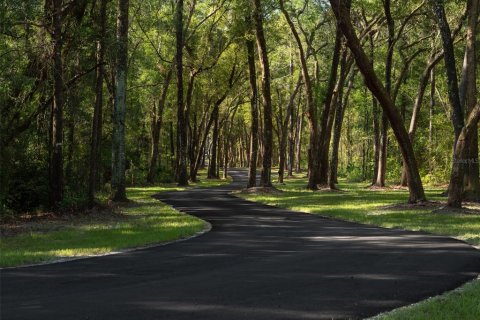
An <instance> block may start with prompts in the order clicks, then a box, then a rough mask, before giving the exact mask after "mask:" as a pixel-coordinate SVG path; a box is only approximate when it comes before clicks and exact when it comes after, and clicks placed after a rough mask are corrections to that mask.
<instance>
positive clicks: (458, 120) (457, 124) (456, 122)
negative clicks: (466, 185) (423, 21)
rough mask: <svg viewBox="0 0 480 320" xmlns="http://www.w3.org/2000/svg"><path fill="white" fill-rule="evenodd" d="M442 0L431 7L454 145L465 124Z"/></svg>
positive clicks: (451, 40)
mask: <svg viewBox="0 0 480 320" xmlns="http://www.w3.org/2000/svg"><path fill="white" fill-rule="evenodd" d="M443 2H444V1H443V0H434V1H433V7H434V10H433V11H434V13H435V17H436V19H437V25H438V28H439V30H440V35H441V37H442V44H443V52H444V54H443V58H444V60H445V69H446V73H447V86H448V99H449V101H450V105H451V107H452V111H453V112H452V124H453V130H454V132H455V143H454V146H455V145H456V141H457V139H458V136H459V135H460V132H461V130H462V128H463V126H464V124H465V122H464V120H463V110H462V105H461V103H460V96H459V91H458V76H457V69H456V66H455V53H454V48H453V39H452V35H451V32H450V26H449V25H448V21H447V17H446V16H445V9H444V7H443Z"/></svg>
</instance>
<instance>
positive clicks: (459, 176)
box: [447, 104, 480, 208]
mask: <svg viewBox="0 0 480 320" xmlns="http://www.w3.org/2000/svg"><path fill="white" fill-rule="evenodd" d="M479 120H480V104H477V105H475V107H474V108H473V109H472V111H471V112H470V114H469V116H468V120H467V124H466V125H465V126H464V127H463V128H462V130H461V131H460V135H459V136H458V139H457V144H456V145H455V152H454V159H453V168H452V174H451V176H450V186H449V188H448V201H447V205H448V206H449V207H453V208H461V207H462V200H463V178H464V177H463V175H464V168H465V166H464V164H465V163H466V162H468V159H467V156H468V153H467V148H466V146H467V141H469V139H470V138H471V136H472V135H473V133H474V131H475V130H474V127H475V125H478V121H479Z"/></svg>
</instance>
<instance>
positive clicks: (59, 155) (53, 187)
mask: <svg viewBox="0 0 480 320" xmlns="http://www.w3.org/2000/svg"><path fill="white" fill-rule="evenodd" d="M62 5H63V1H62V0H53V1H52V2H51V8H50V11H51V13H52V42H53V78H54V80H53V85H54V87H53V104H52V115H51V129H50V130H51V132H50V134H51V140H50V141H51V146H50V149H51V151H50V152H51V155H50V163H49V169H50V205H51V206H52V207H53V208H55V207H57V206H58V204H59V203H60V202H61V201H62V200H63V189H64V180H63V102H64V101H63V100H64V97H63V86H64V83H63V62H62V60H63V58H62V45H63V41H62Z"/></svg>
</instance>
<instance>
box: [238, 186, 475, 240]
mask: <svg viewBox="0 0 480 320" xmlns="http://www.w3.org/2000/svg"><path fill="white" fill-rule="evenodd" d="M305 185H306V179H304V178H303V179H294V180H289V179H287V180H286V184H285V185H282V186H279V188H280V189H282V190H283V191H284V193H282V194H281V195H276V194H268V195H263V194H260V195H256V194H247V195H245V194H241V195H239V196H240V197H242V198H245V199H248V200H254V201H259V202H262V203H265V204H268V205H274V206H278V207H282V208H286V209H291V210H295V211H302V212H308V213H314V214H319V215H322V216H329V217H334V218H340V219H343V220H348V221H355V222H361V223H367V224H374V225H379V226H383V227H388V228H401V229H408V230H414V231H428V232H432V233H438V234H445V235H450V236H454V237H457V238H459V239H462V240H465V241H468V242H470V243H472V244H476V245H479V244H480V215H471V214H470V215H467V214H456V215H446V214H444V215H439V214H434V213H432V208H424V209H421V208H419V209H415V210H403V211H402V210H396V209H394V210H392V209H388V210H387V209H384V208H382V207H384V206H386V205H391V204H395V203H405V202H406V201H407V199H408V191H407V190H396V189H393V190H392V189H387V190H383V191H381V192H379V191H373V190H370V189H367V188H365V184H362V183H346V182H342V183H341V184H340V188H341V189H342V190H343V191H344V192H341V193H334V192H322V191H316V192H312V191H309V190H306V189H301V188H302V187H303V188H304V186H305ZM441 191H442V189H438V188H430V189H427V190H426V193H427V196H428V198H429V199H431V200H437V201H438V200H442V197H441V196H440V194H441Z"/></svg>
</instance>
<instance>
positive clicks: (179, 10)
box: [175, 0, 188, 186]
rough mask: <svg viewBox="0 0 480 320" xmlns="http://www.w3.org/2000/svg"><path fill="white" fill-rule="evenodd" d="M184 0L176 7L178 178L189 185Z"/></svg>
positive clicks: (179, 181) (181, 183)
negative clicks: (184, 91)
mask: <svg viewBox="0 0 480 320" xmlns="http://www.w3.org/2000/svg"><path fill="white" fill-rule="evenodd" d="M183 28H184V25H183V0H177V4H176V9H175V35H176V53H175V67H176V75H177V162H176V178H177V182H178V185H179V186H186V185H188V174H187V123H188V114H187V113H186V110H185V105H184V101H183V99H184V98H183V45H184V42H183Z"/></svg>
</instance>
